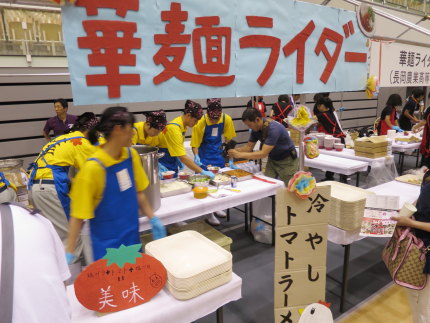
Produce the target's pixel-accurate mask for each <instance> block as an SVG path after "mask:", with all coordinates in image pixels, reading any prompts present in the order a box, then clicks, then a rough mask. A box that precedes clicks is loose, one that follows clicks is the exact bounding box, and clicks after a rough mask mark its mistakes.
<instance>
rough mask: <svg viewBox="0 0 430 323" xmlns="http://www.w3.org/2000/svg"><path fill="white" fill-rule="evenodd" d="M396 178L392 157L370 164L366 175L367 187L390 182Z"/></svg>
mask: <svg viewBox="0 0 430 323" xmlns="http://www.w3.org/2000/svg"><path fill="white" fill-rule="evenodd" d="M398 176H399V174H398V173H397V169H396V164H395V162H394V157H392V158H385V159H384V160H382V161H379V162H376V161H375V162H373V163H372V168H371V169H370V172H369V174H368V175H367V187H373V186H376V185H380V184H384V183H387V182H391V181H393V180H394V179H395V178H396V177H398Z"/></svg>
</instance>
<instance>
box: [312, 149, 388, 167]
mask: <svg viewBox="0 0 430 323" xmlns="http://www.w3.org/2000/svg"><path fill="white" fill-rule="evenodd" d="M319 152H320V154H321V155H329V156H334V157H342V158H347V159H353V160H360V161H364V162H367V163H369V165H370V167H373V166H374V165H375V164H380V163H385V161H386V159H392V158H393V156H392V155H390V156H386V157H378V158H368V157H361V156H356V155H355V151H354V149H350V148H344V149H343V150H342V151H336V150H334V149H333V150H326V149H320V150H319Z"/></svg>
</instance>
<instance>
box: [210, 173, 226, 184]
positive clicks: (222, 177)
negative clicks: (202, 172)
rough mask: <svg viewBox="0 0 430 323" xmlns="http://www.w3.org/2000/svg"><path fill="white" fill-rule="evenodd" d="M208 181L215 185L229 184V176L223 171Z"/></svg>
mask: <svg viewBox="0 0 430 323" xmlns="http://www.w3.org/2000/svg"><path fill="white" fill-rule="evenodd" d="M210 183H211V185H213V186H216V187H218V186H220V185H230V183H231V177H230V176H229V175H227V174H224V173H218V174H216V175H215V178H213V179H211V181H210Z"/></svg>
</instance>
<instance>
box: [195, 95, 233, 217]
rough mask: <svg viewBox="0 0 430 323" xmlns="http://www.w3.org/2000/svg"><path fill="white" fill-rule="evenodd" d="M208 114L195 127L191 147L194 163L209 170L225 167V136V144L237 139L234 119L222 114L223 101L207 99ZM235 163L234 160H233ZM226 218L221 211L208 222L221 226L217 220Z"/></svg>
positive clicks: (212, 214) (214, 214)
mask: <svg viewBox="0 0 430 323" xmlns="http://www.w3.org/2000/svg"><path fill="white" fill-rule="evenodd" d="M206 102H207V105H208V109H207V113H206V115H205V116H203V118H201V119H200V120H199V122H197V124H196V125H195V126H194V127H193V133H192V135H191V147H192V149H193V153H194V162H195V163H196V164H197V165H199V166H200V167H202V168H203V169H206V170H207V167H208V166H209V165H211V166H217V167H224V166H225V158H224V156H223V155H222V142H223V138H222V137H223V136H224V138H225V142H226V143H227V142H229V141H230V140H231V139H233V138H234V137H236V131H235V130H234V124H233V120H232V118H231V117H230V116H229V115H228V114H225V113H223V112H222V106H221V99H217V98H214V99H207V101H206ZM232 162H233V160H232ZM216 216H218V217H220V218H224V217H226V216H227V214H226V213H225V212H224V211H222V210H220V211H217V212H215V213H211V214H208V216H207V217H206V221H207V222H208V223H209V224H212V225H219V224H220V221H219V220H218V219H217V218H216Z"/></svg>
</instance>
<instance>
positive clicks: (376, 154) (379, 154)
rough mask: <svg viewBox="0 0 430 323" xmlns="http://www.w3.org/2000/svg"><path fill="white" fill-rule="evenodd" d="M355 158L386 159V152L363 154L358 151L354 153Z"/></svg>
mask: <svg viewBox="0 0 430 323" xmlns="http://www.w3.org/2000/svg"><path fill="white" fill-rule="evenodd" d="M355 156H360V157H367V158H379V157H386V156H387V152H382V153H374V154H372V153H369V154H368V153H363V152H360V151H356V152H355Z"/></svg>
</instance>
